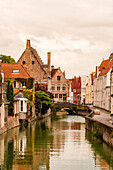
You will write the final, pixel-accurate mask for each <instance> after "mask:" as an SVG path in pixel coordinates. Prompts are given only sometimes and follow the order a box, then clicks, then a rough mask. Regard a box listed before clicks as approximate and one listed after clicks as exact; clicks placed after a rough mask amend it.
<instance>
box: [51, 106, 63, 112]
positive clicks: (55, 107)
mask: <svg viewBox="0 0 113 170" xmlns="http://www.w3.org/2000/svg"><path fill="white" fill-rule="evenodd" d="M61 109H62V107H61V106H59V105H54V107H53V110H54V112H58V111H59V110H61Z"/></svg>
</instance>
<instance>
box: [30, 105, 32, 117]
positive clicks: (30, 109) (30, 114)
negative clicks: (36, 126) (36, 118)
mask: <svg viewBox="0 0 113 170" xmlns="http://www.w3.org/2000/svg"><path fill="white" fill-rule="evenodd" d="M30 116H32V105H30Z"/></svg>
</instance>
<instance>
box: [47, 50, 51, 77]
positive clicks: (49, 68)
mask: <svg viewBox="0 0 113 170" xmlns="http://www.w3.org/2000/svg"><path fill="white" fill-rule="evenodd" d="M47 60H48V63H47V65H48V71H49V75H50V71H51V52H48V53H47Z"/></svg>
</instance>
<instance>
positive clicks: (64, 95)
mask: <svg viewBox="0 0 113 170" xmlns="http://www.w3.org/2000/svg"><path fill="white" fill-rule="evenodd" d="M63 102H66V94H63Z"/></svg>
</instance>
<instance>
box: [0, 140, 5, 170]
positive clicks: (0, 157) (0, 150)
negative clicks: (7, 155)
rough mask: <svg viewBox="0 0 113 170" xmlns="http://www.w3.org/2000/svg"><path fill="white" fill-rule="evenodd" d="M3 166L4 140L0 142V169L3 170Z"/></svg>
mask: <svg viewBox="0 0 113 170" xmlns="http://www.w3.org/2000/svg"><path fill="white" fill-rule="evenodd" d="M3 165H4V138H2V139H1V140H0V169H3Z"/></svg>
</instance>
